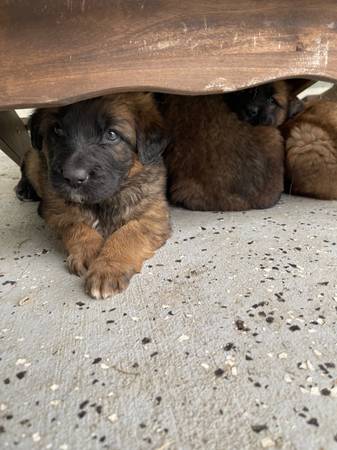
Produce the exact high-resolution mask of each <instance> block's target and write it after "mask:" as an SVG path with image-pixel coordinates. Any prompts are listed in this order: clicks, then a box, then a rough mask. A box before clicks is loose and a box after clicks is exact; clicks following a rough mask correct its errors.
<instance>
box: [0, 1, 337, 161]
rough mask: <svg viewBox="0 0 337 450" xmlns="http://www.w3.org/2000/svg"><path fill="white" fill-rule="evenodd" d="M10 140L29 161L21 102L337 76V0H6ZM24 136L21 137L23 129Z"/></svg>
mask: <svg viewBox="0 0 337 450" xmlns="http://www.w3.org/2000/svg"><path fill="white" fill-rule="evenodd" d="M0 59H1V76H0V109H1V110H3V111H4V112H2V113H1V114H0V147H1V148H2V150H4V151H5V152H6V153H8V154H9V156H11V157H12V158H13V159H14V160H16V162H18V163H19V162H20V160H21V158H22V154H23V153H24V151H25V149H26V148H27V145H29V144H28V139H27V136H26V135H25V132H24V129H23V128H22V123H21V121H19V119H18V118H17V117H16V115H15V114H14V113H13V112H9V111H11V110H13V109H14V108H23V107H36V106H46V105H52V104H58V105H61V104H66V103H71V102H74V101H78V100H81V99H85V98H89V97H93V96H97V95H101V94H106V93H108V92H117V91H134V90H140V91H143V90H151V91H162V92H172V93H181V94H212V93H220V92H226V91H232V90H236V89H240V88H244V87H247V86H253V85H257V84H260V83H263V82H267V81H271V80H276V79H282V78H298V77H304V78H309V79H323V80H332V81H336V80H337V2H336V0H297V1H296V2H294V1H293V0H267V1H260V0H221V1H220V0H123V1H121V0H65V1H54V0H34V1H31V0H8V1H6V2H1V5H0ZM14 135H15V136H14Z"/></svg>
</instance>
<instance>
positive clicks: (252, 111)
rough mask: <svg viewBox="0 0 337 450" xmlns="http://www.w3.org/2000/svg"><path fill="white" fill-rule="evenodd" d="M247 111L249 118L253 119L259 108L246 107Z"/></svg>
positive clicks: (254, 106)
mask: <svg viewBox="0 0 337 450" xmlns="http://www.w3.org/2000/svg"><path fill="white" fill-rule="evenodd" d="M247 111H248V114H249V115H250V117H255V116H257V115H258V113H259V107H258V106H256V105H248V106H247Z"/></svg>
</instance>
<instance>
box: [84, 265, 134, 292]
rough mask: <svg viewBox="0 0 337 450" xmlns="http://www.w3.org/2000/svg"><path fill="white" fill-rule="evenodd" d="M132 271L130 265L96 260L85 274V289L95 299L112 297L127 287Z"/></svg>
mask: <svg viewBox="0 0 337 450" xmlns="http://www.w3.org/2000/svg"><path fill="white" fill-rule="evenodd" d="M134 273H135V270H134V269H133V268H132V267H123V265H120V264H118V263H116V264H114V263H106V262H103V261H97V260H96V261H95V262H94V263H93V264H92V266H91V267H90V270H89V272H88V274H87V277H86V280H85V290H86V292H87V294H89V295H90V296H91V297H92V298H95V299H97V300H99V299H106V298H109V297H112V296H113V295H115V294H119V293H120V292H123V291H124V290H125V289H126V288H127V287H128V285H129V282H130V279H131V277H132V276H133V275H134Z"/></svg>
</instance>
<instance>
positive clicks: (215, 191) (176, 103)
mask: <svg viewBox="0 0 337 450" xmlns="http://www.w3.org/2000/svg"><path fill="white" fill-rule="evenodd" d="M160 108H161V112H162V114H163V116H164V119H165V121H166V125H167V128H168V130H169V132H170V135H171V137H172V143H170V145H169V146H168V148H167V150H166V152H165V163H166V166H167V169H168V177H169V178H168V192H169V198H170V200H171V201H172V202H173V203H175V204H178V205H182V206H184V207H186V208H189V209H193V210H220V211H228V210H229V211H230V210H232V211H238V210H246V209H252V208H267V207H270V206H273V205H274V204H275V203H276V202H277V201H278V199H279V197H280V195H281V192H282V191H283V173H284V143H283V139H282V136H281V134H280V132H279V130H278V129H276V128H274V127H266V126H260V125H259V126H252V125H251V124H249V123H245V122H243V121H241V120H239V118H238V117H237V115H236V114H235V113H233V112H231V110H230V108H229V107H228V105H227V104H226V103H225V102H224V101H223V96H222V95H212V96H198V97H183V96H177V95H166V96H162V98H161V103H160Z"/></svg>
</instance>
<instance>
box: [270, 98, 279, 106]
mask: <svg viewBox="0 0 337 450" xmlns="http://www.w3.org/2000/svg"><path fill="white" fill-rule="evenodd" d="M268 102H269V104H270V105H276V106H278V101H277V100H276V99H275V98H274V97H269V99H268Z"/></svg>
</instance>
